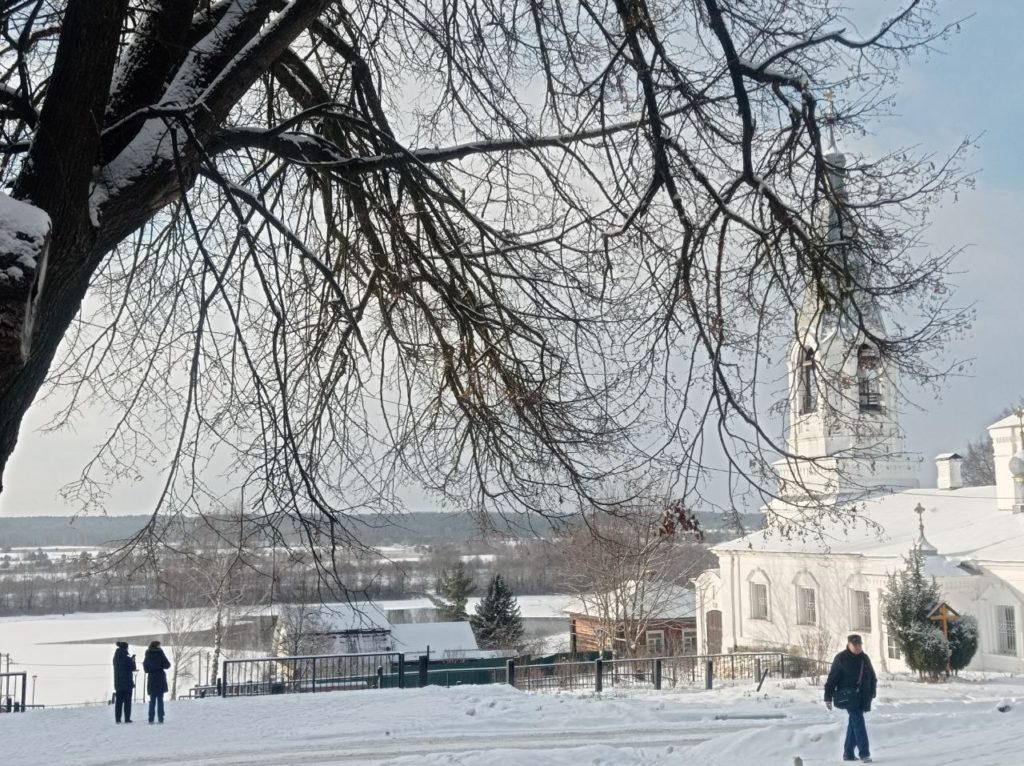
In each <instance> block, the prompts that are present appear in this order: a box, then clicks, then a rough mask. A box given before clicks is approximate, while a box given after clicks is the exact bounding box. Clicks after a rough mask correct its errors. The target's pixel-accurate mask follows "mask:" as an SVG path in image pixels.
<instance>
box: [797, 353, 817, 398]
mask: <svg viewBox="0 0 1024 766" xmlns="http://www.w3.org/2000/svg"><path fill="white" fill-rule="evenodd" d="M814 365H815V362H814V349H813V348H811V347H810V346H804V348H803V350H802V352H801V355H800V394H799V397H800V414H801V415H807V414H809V413H811V412H814V411H815V410H817V409H818V374H817V371H816V370H815V367H814Z"/></svg>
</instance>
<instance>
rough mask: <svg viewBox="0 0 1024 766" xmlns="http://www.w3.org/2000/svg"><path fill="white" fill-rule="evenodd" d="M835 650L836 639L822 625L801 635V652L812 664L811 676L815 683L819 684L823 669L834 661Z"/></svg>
mask: <svg viewBox="0 0 1024 766" xmlns="http://www.w3.org/2000/svg"><path fill="white" fill-rule="evenodd" d="M834 648H835V637H834V636H833V635H832V633H831V632H830V631H829V630H828V628H826V627H824V626H822V625H816V626H814V627H812V628H808V629H807V630H805V631H803V633H801V635H800V650H801V651H802V652H803V655H804V657H806V658H807V659H809V660H813V662H810V663H809V665H810V668H809V671H810V672H809V674H808V675H809V676H810V678H811V681H812V682H813V683H818V680H819V678H820V676H821V672H822V668H823V667H825V665H827V664H828V662H829V660H831V659H832V651H833V649H834Z"/></svg>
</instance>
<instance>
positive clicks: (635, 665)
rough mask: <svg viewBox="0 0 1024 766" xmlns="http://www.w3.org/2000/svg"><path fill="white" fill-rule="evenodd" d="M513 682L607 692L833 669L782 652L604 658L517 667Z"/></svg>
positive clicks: (523, 685) (812, 673)
mask: <svg viewBox="0 0 1024 766" xmlns="http://www.w3.org/2000/svg"><path fill="white" fill-rule="evenodd" d="M513 665H514V667H513V670H512V672H511V675H512V679H513V680H512V681H511V683H513V685H514V686H515V687H516V688H518V689H523V690H526V691H548V690H562V691H581V690H590V691H605V690H607V689H609V688H620V689H626V688H647V689H665V688H677V687H683V688H685V687H693V688H711V686H712V685H713V684H714V682H715V681H742V680H750V681H756V682H758V683H761V681H763V679H764V678H765V677H767V676H772V677H773V678H801V677H804V676H808V675H809V676H818V675H821V674H823V673H827V672H828V663H827V662H821V661H818V660H811V659H808V658H806V657H796V656H794V655H789V654H782V653H777V652H744V653H736V654H705V655H685V656H679V657H651V658H643V659H619V660H609V659H599V660H594V661H589V662H550V663H541V664H523V665H519V666H515V663H513Z"/></svg>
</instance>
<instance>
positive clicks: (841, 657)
mask: <svg viewBox="0 0 1024 766" xmlns="http://www.w3.org/2000/svg"><path fill="white" fill-rule="evenodd" d="M862 667H863V669H864V673H863V675H861V668H862ZM858 679H859V680H860V684H859V685H858V683H857V681H858ZM877 683H878V677H877V676H875V669H874V668H873V667H871V660H870V658H868V656H867V655H866V654H864V652H861V653H860V654H854V653H853V652H851V651H850V650H849V649H844V650H843V651H841V652H839V654H837V655H836V656H835V659H834V660H832V669H831V670H830V671H829V672H828V679H827V680H826V681H825V702H831V701H832V698H833V697H834V696H835V693H836V690H838V689H856V688H858V686H859V689H860V694H859V702H860V704H859V705H858V707H859V708H860V709H861V710H870V709H871V700H873V699H874V698H875V686H876V684H877Z"/></svg>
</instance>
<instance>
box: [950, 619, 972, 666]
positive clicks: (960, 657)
mask: <svg viewBox="0 0 1024 766" xmlns="http://www.w3.org/2000/svg"><path fill="white" fill-rule="evenodd" d="M977 651H978V619H977V618H976V617H972V616H971V615H969V614H965V615H962V616H961V617H960V619H959V620H957V621H955V622H953V623H952V624H951V625H950V626H949V666H950V667H951V668H952V669H953V670H954V671H957V670H963V669H964V668H966V667H967V665H968V664H970V662H971V660H972V659H973V658H974V654H975V652H977Z"/></svg>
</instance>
